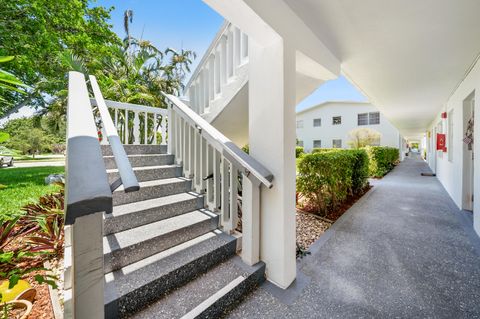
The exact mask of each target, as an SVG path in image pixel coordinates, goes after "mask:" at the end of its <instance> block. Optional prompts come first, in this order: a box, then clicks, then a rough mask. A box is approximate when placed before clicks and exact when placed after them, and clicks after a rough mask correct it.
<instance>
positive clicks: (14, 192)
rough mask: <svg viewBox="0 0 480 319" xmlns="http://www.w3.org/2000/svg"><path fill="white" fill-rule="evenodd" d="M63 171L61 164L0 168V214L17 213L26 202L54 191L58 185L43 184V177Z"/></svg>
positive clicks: (33, 200)
mask: <svg viewBox="0 0 480 319" xmlns="http://www.w3.org/2000/svg"><path fill="white" fill-rule="evenodd" d="M64 171H65V168H64V167H63V166H56V167H55V166H46V167H24V168H9V169H6V168H2V169H0V216H4V215H13V214H18V213H20V212H21V208H22V207H23V206H25V205H26V204H28V203H31V202H36V201H37V200H38V198H39V197H40V196H42V195H44V194H47V193H51V192H54V191H56V190H57V189H58V188H59V186H57V185H45V177H47V176H48V175H50V174H59V173H63V172H64Z"/></svg>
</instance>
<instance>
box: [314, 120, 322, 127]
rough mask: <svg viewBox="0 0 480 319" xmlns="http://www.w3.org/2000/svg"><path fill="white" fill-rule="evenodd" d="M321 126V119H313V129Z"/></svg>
mask: <svg viewBox="0 0 480 319" xmlns="http://www.w3.org/2000/svg"><path fill="white" fill-rule="evenodd" d="M319 126H322V119H313V127H319Z"/></svg>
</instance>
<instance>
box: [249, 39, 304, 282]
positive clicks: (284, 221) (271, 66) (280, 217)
mask: <svg viewBox="0 0 480 319" xmlns="http://www.w3.org/2000/svg"><path fill="white" fill-rule="evenodd" d="M272 36H273V35H272ZM248 55H249V61H250V62H249V63H250V68H249V70H250V71H249V72H250V73H249V88H248V90H249V107H248V111H249V142H250V155H252V156H253V157H254V158H255V159H256V160H258V161H259V162H260V163H263V164H264V165H266V166H267V167H268V168H269V169H270V170H271V171H272V173H273V176H275V184H274V187H273V188H272V189H265V188H262V189H261V204H260V205H261V208H260V210H261V217H260V219H261V221H262V222H261V226H260V227H261V229H260V256H261V260H263V261H265V263H266V265H267V269H266V272H267V278H268V279H269V280H270V281H272V282H274V283H275V284H276V285H278V286H280V287H282V288H287V287H288V286H289V285H290V284H291V283H292V281H293V280H294V279H295V276H296V260H295V250H296V248H295V247H296V246H295V241H296V239H295V234H296V230H295V136H296V134H295V122H296V121H295V104H296V103H295V75H296V71H295V50H294V49H293V48H292V47H289V46H287V45H285V43H284V41H283V40H282V39H281V38H280V37H278V36H277V39H275V40H273V41H271V42H270V43H269V44H268V45H263V44H258V43H256V42H254V41H253V40H251V41H250V43H249V53H248ZM266 92H268V94H266Z"/></svg>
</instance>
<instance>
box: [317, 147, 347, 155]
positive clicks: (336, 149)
mask: <svg viewBox="0 0 480 319" xmlns="http://www.w3.org/2000/svg"><path fill="white" fill-rule="evenodd" d="M341 150H343V149H342V148H319V147H315V148H312V151H311V153H312V154H314V153H323V152H331V151H341Z"/></svg>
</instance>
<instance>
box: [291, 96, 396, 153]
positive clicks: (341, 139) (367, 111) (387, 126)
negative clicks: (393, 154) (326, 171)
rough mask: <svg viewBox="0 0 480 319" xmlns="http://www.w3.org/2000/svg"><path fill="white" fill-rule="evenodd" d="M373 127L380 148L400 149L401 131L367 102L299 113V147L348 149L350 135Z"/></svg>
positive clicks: (328, 104) (326, 105)
mask: <svg viewBox="0 0 480 319" xmlns="http://www.w3.org/2000/svg"><path fill="white" fill-rule="evenodd" d="M357 128H370V129H373V130H375V131H377V132H379V133H380V134H381V137H380V141H378V145H381V146H391V147H396V148H400V141H401V136H400V133H399V132H398V130H397V129H396V128H395V127H394V126H393V125H392V124H391V123H390V122H389V121H388V120H387V119H386V118H385V117H384V116H383V115H382V114H381V113H380V112H379V111H378V109H377V108H375V107H374V106H373V105H372V104H370V103H366V102H351V101H338V102H325V103H321V104H318V105H315V106H312V107H309V108H307V109H305V110H302V111H299V112H297V139H298V145H299V146H303V147H304V148H305V151H306V152H310V151H311V150H312V148H319V147H322V148H349V141H350V137H349V132H350V131H352V130H353V129H357Z"/></svg>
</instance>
